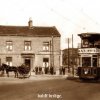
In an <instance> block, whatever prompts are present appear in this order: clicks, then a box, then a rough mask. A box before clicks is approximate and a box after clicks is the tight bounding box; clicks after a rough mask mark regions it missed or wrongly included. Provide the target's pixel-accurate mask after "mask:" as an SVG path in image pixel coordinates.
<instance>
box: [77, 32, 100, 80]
mask: <svg viewBox="0 0 100 100" xmlns="http://www.w3.org/2000/svg"><path fill="white" fill-rule="evenodd" d="M79 36H80V37H81V47H80V48H79V49H78V54H79V66H78V71H77V74H78V76H79V78H80V79H99V77H100V67H99V66H100V65H99V61H100V57H99V56H100V46H99V45H100V44H99V43H100V34H96V33H95V34H94V33H82V34H79Z"/></svg>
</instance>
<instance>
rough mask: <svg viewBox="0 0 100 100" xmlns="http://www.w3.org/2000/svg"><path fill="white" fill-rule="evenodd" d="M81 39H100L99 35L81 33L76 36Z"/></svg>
mask: <svg viewBox="0 0 100 100" xmlns="http://www.w3.org/2000/svg"><path fill="white" fill-rule="evenodd" d="M78 36H80V37H81V38H93V39H98V38H99V39H100V33H92V32H91V33H81V34H78Z"/></svg>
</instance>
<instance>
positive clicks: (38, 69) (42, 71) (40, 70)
mask: <svg viewBox="0 0 100 100" xmlns="http://www.w3.org/2000/svg"><path fill="white" fill-rule="evenodd" d="M34 71H35V74H36V75H38V74H52V75H53V74H55V72H54V68H53V67H44V68H43V67H41V66H36V67H35V70H34Z"/></svg>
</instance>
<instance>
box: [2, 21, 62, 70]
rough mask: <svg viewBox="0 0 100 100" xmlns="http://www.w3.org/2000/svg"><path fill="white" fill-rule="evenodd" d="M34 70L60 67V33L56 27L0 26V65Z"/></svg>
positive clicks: (30, 23)
mask: <svg viewBox="0 0 100 100" xmlns="http://www.w3.org/2000/svg"><path fill="white" fill-rule="evenodd" d="M2 63H6V64H8V65H10V66H20V65H21V64H25V65H28V66H30V67H31V71H33V70H35V68H38V67H41V70H42V71H44V69H45V68H50V67H53V68H54V70H56V69H57V68H58V67H59V66H60V33H59V32H58V30H57V29H56V27H54V26H53V27H38V26H33V25H32V20H29V22H28V26H0V64H2Z"/></svg>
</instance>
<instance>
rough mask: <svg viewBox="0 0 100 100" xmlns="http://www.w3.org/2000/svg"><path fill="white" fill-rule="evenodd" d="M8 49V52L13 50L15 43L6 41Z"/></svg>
mask: <svg viewBox="0 0 100 100" xmlns="http://www.w3.org/2000/svg"><path fill="white" fill-rule="evenodd" d="M6 48H7V50H8V51H12V50H13V42H12V41H6Z"/></svg>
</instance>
